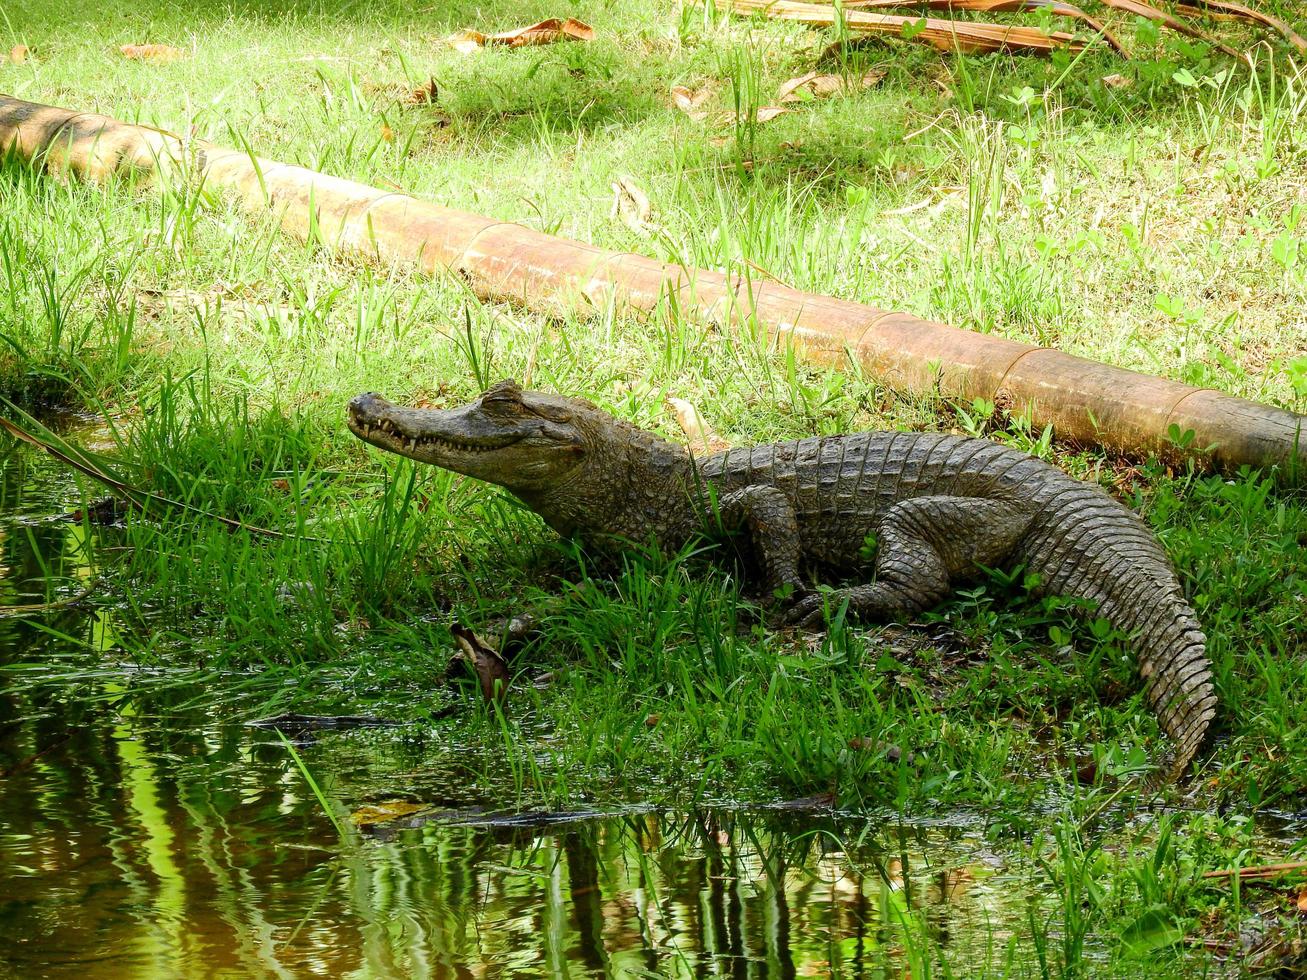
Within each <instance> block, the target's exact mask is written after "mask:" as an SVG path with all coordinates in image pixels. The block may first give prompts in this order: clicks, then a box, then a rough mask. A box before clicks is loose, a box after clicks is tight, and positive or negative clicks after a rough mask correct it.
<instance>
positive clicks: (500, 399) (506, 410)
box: [481, 394, 522, 415]
mask: <svg viewBox="0 0 1307 980" xmlns="http://www.w3.org/2000/svg"><path fill="white" fill-rule="evenodd" d="M481 407H482V408H484V409H485V410H486V411H487V412H493V413H494V414H495V415H520V414H522V402H521V401H520V400H519V399H517V398H513V397H512V396H509V395H495V394H490V395H486V396H485V397H484V398H482V399H481Z"/></svg>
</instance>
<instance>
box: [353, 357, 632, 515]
mask: <svg viewBox="0 0 1307 980" xmlns="http://www.w3.org/2000/svg"><path fill="white" fill-rule="evenodd" d="M604 422H606V423H607V424H608V425H609V426H611V425H613V423H614V420H613V419H612V418H611V416H608V415H607V414H605V413H604V412H601V411H600V410H599V409H597V408H594V407H592V406H589V405H586V404H585V403H584V402H580V401H577V400H574V399H571V398H565V397H563V396H561V395H549V394H544V393H543V392H538V391H523V390H522V389H521V388H519V387H518V386H517V384H516V383H515V382H513V381H501V382H500V383H499V384H497V385H495V386H494V387H492V388H490V389H489V390H488V391H486V392H485V394H483V395H482V396H481V397H480V398H478V399H477V400H476V401H474V402H471V403H470V404H467V405H464V406H463V407H461V408H454V409H449V410H444V409H434V408H402V407H400V406H398V405H392V404H391V403H390V402H388V401H387V400H386V399H384V398H382V397H381V396H380V395H377V394H371V393H369V394H366V395H359V396H358V397H357V398H355V399H354V400H353V401H351V402H350V403H349V428H350V431H351V432H353V433H354V434H355V435H356V436H358V437H359V438H360V439H362V440H363V441H364V442H369V443H371V444H372V445H374V446H376V447H378V448H380V449H385V450H388V451H389V452H392V453H398V454H399V455H400V456H407V457H409V458H410V459H415V460H418V461H419V462H422V463H430V464H432V465H433V466H440V467H443V468H445V469H447V470H453V471H454V472H456V473H462V474H464V475H466V476H471V477H475V478H477V479H478V480H486V481H488V482H490V483H495V484H498V485H499V486H501V487H507V488H508V489H509V490H513V491H516V492H521V493H528V494H530V493H532V492H538V491H541V490H545V489H549V488H553V487H556V486H558V485H559V484H562V483H565V482H568V478H569V476H571V475H573V473H574V471H576V470H577V469H578V468H580V467H581V466H583V465H584V463H585V461H586V457H587V456H588V455H589V452H590V450H591V449H592V448H593V447H594V445H595V443H596V441H597V440H602V438H603V429H604V426H603V423H604Z"/></svg>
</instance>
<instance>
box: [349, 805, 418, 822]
mask: <svg viewBox="0 0 1307 980" xmlns="http://www.w3.org/2000/svg"><path fill="white" fill-rule="evenodd" d="M425 809H426V806H425V805H423V804H421V803H410V802H408V801H407V800H384V801H382V802H381V803H369V804H367V805H366V806H361V807H359V808H358V809H357V810H355V811H354V812H353V813H351V814H350V817H349V819H350V821H351V822H352V823H353V824H354V826H355V827H371V826H373V825H375V824H379V823H387V822H388V821H391V820H398V819H399V818H400V817H407V816H408V815H409V814H411V813H417V812H418V811H419V810H425Z"/></svg>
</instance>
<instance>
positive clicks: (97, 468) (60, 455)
mask: <svg viewBox="0 0 1307 980" xmlns="http://www.w3.org/2000/svg"><path fill="white" fill-rule="evenodd" d="M10 408H11V409H12V408H13V406H12V405H11V406H10ZM28 421H29V422H32V423H33V424H35V425H38V426H40V423H39V422H35V420H33V419H31V418H30V416H29V417H28ZM40 428H41V430H42V431H41V437H39V438H38V437H37V436H35V435H33V434H32V433H31V432H28V431H27V430H26V429H24V428H22V427H21V426H18V425H16V424H14V423H13V422H11V421H10V420H9V419H7V418H4V417H2V416H0V429H4V430H5V431H6V432H8V433H9V434H10V435H11V436H13V437H14V438H15V439H17V440H19V441H20V442H25V443H27V444H28V445H29V446H35V447H36V448H37V449H40V450H42V451H43V452H45V453H48V454H49V455H51V456H53V457H54V458H55V459H57V460H59V462H61V463H63V464H64V465H65V466H70V467H72V468H73V469H75V470H76V471H77V472H78V473H81V474H82V475H83V476H88V477H90V478H91V479H92V480H95V481H96V482H97V483H102V484H104V485H105V486H106V487H108V488H109V489H110V490H113V491H114V492H115V493H117V494H118V495H119V496H121V497H122V498H123V499H124V500H126V501H127V502H128V503H129V504H131V505H132V506H133V507H135V508H137V509H138V510H145V509H146V507H147V506H148V505H149V504H158V505H161V506H163V507H166V508H170V509H173V510H184V511H186V512H187V513H190V514H196V515H198V516H200V517H207V518H208V519H209V520H211V521H217V522H218V523H219V524H222V525H223V526H225V527H229V528H231V529H232V530H233V531H248V532H249V533H250V534H254V535H257V536H259V537H265V538H292V537H293V538H298V539H299V540H301V541H319V542H320V541H321V539H320V538H309V537H302V536H300V535H292V534H286V533H284V532H282V531H273V530H270V529H268V528H265V527H255V526H254V525H252V524H244V523H242V522H241V521H238V520H236V519H234V518H231V517H223V516H222V515H221V514H214V513H211V512H209V511H207V510H205V509H204V508H202V507H196V506H194V505H193V504H188V503H186V502H184V501H181V500H173V499H172V498H171V497H165V496H163V495H162V494H158V493H155V492H154V491H152V490H144V489H142V488H141V487H134V486H132V485H131V484H130V483H127V482H126V481H125V480H123V479H121V478H119V477H117V476H114V475H113V474H111V473H109V472H107V471H106V469H105V467H104V466H103V465H102V464H101V463H100V462H99V461H97V460H96V459H95V457H93V456H92V455H91V454H89V453H87V452H85V451H84V450H81V449H78V448H76V447H75V446H72V445H69V444H68V443H67V442H64V440H62V439H60V438H59V437H58V436H57V435H55V434H54V433H53V432H50V431H49V430H48V429H46V428H45V427H44V426H40Z"/></svg>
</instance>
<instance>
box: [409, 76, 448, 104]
mask: <svg viewBox="0 0 1307 980" xmlns="http://www.w3.org/2000/svg"><path fill="white" fill-rule="evenodd" d="M439 98H440V90H439V89H438V88H437V87H436V80H435V79H434V78H432V79H431V80H430V81H428V82H427V83H426V84H425V85H419V86H418V87H417V88H415V89H413V91H411V92H409V93H408V98H407V99H405V100H404V101H406V102H407V103H408V104H409V105H435V104H436V102H437V101H438V100H439Z"/></svg>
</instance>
